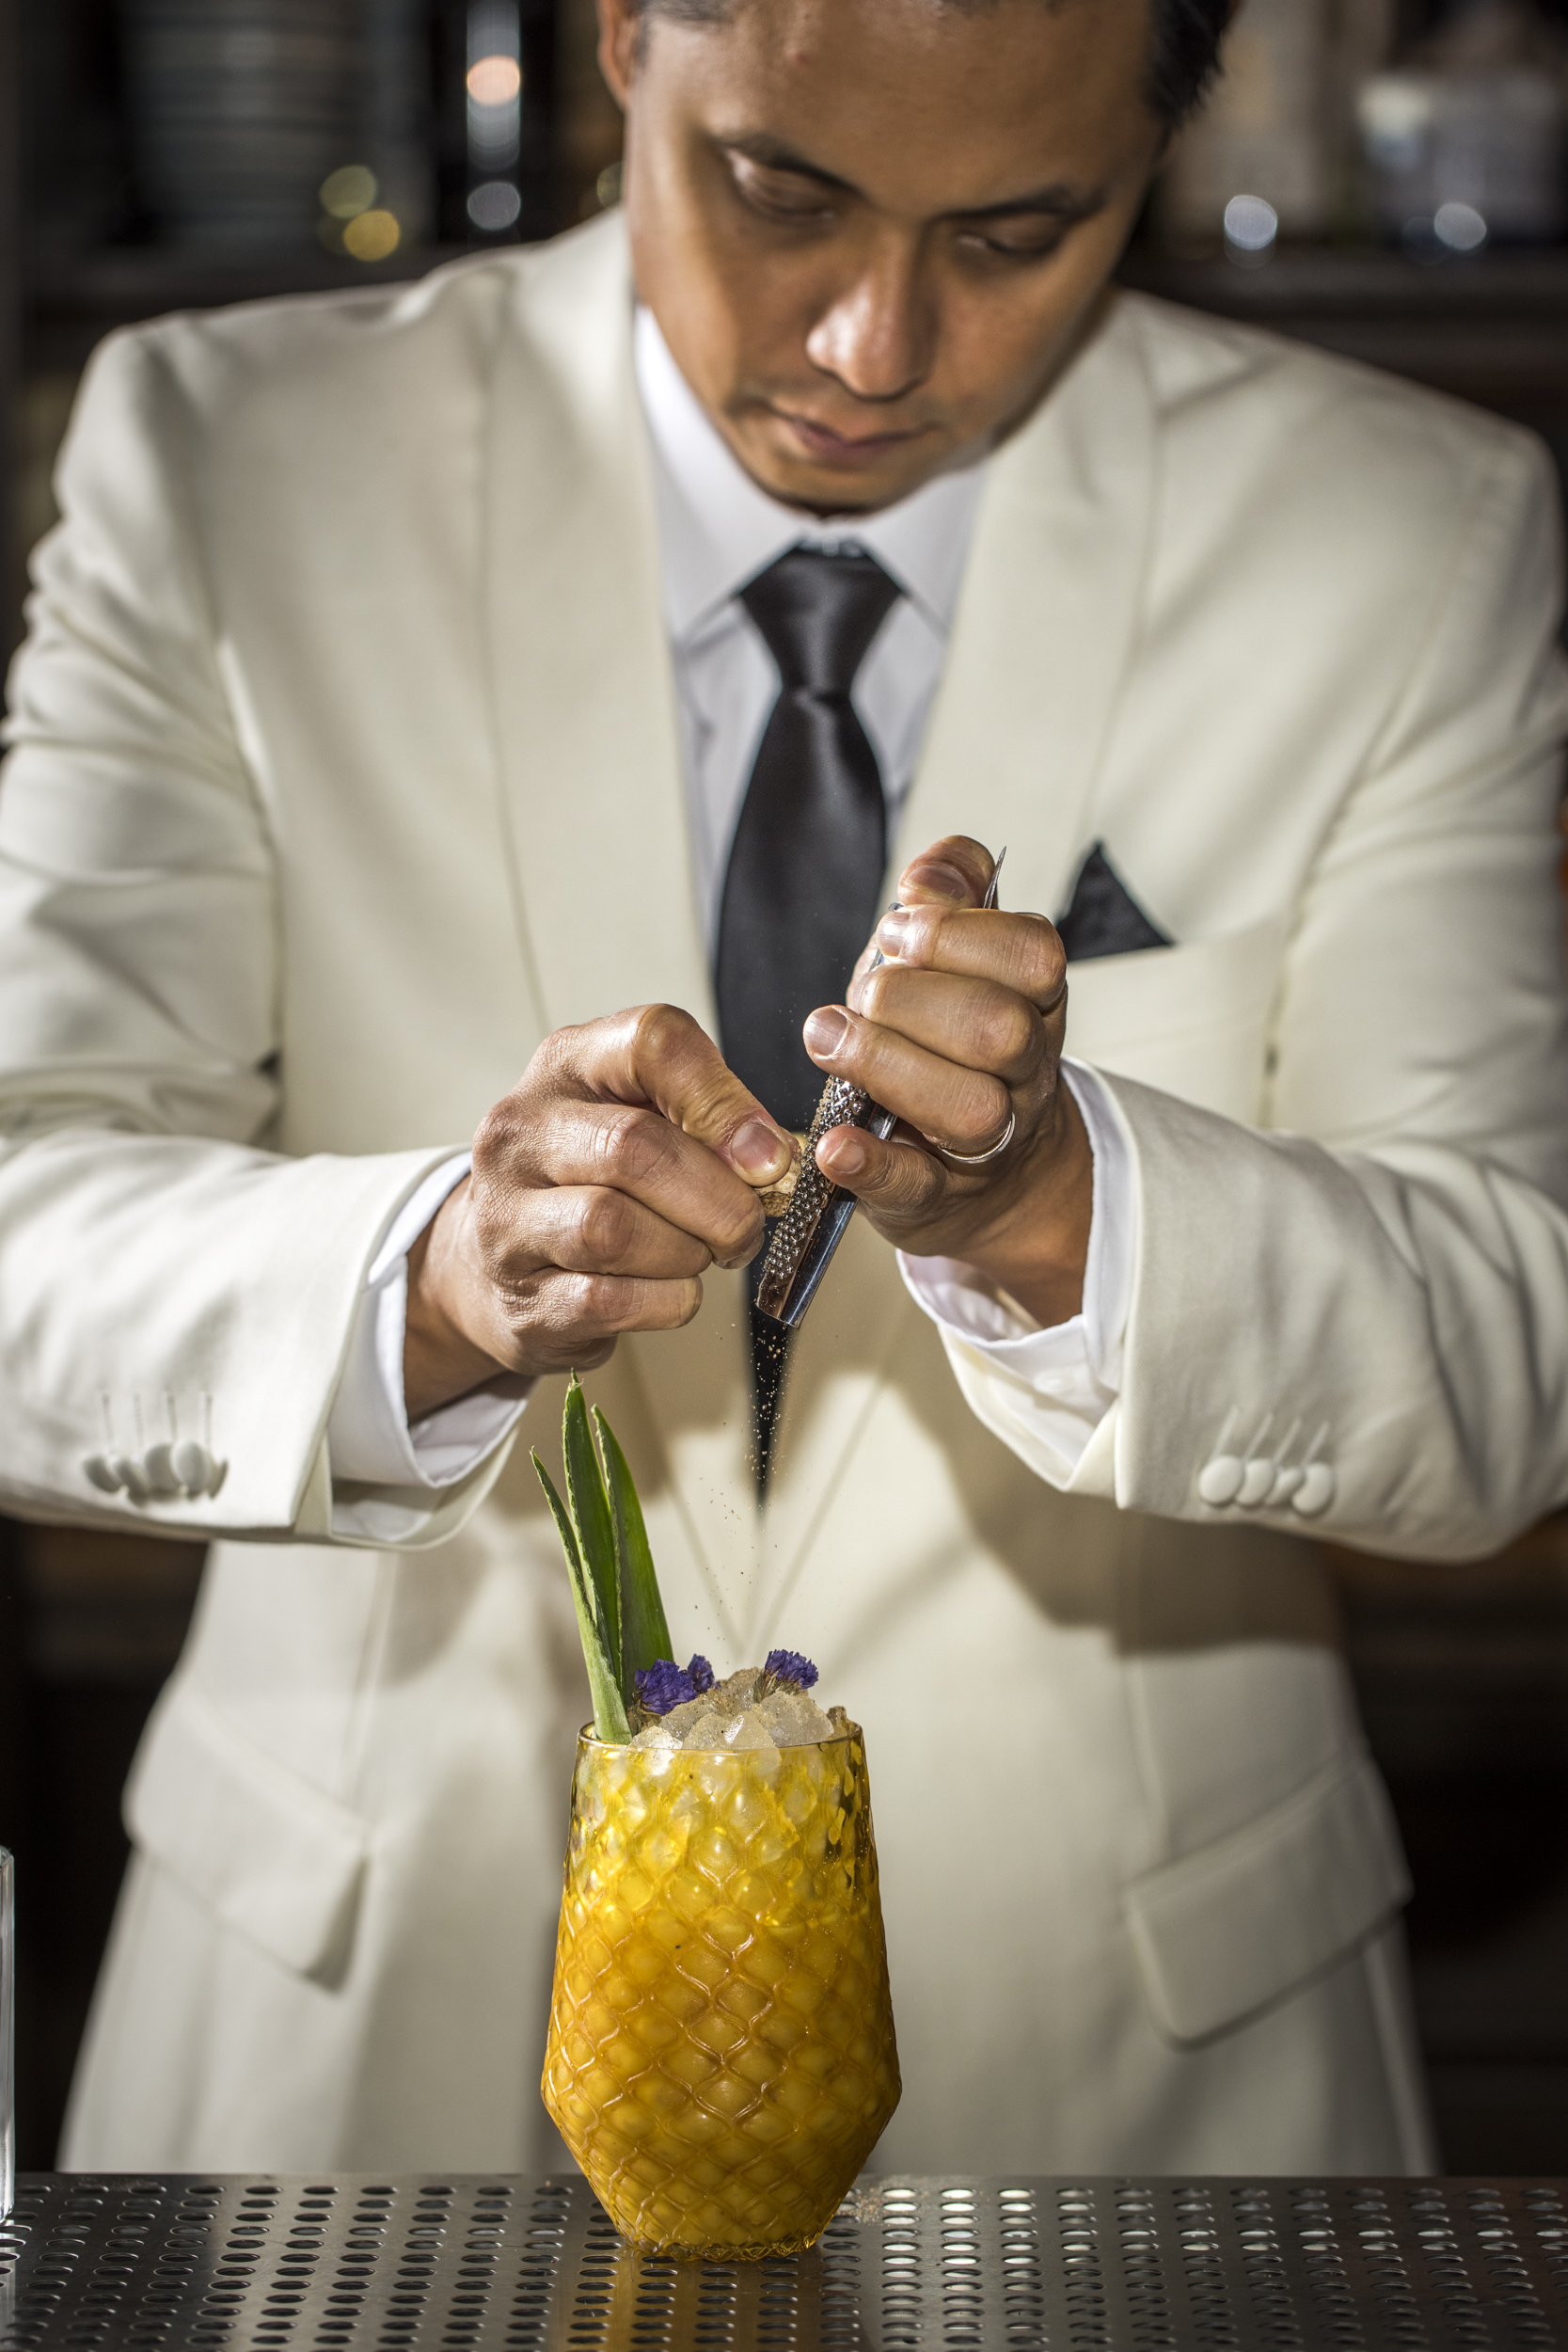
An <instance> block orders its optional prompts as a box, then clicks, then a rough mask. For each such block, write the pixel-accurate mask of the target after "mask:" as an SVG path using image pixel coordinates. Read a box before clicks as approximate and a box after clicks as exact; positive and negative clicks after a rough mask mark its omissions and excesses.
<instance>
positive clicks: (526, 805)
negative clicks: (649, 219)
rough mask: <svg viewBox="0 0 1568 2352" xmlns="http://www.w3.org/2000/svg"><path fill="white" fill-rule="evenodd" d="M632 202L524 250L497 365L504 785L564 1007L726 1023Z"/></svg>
mask: <svg viewBox="0 0 1568 2352" xmlns="http://www.w3.org/2000/svg"><path fill="white" fill-rule="evenodd" d="M631 328H632V295H631V280H630V273H629V269H628V266H627V261H626V242H625V234H624V230H623V229H622V225H621V222H620V219H619V216H618V215H617V216H614V217H612V218H610V219H609V220H607V221H604V222H595V223H594V226H593V228H592V229H591V230H586V231H583V232H580V233H579V234H578V236H576V237H569V238H565V239H563V240H562V241H561V243H559V244H557V245H554V246H546V247H545V248H544V249H543V250H542V252H541V253H539V254H538V255H537V256H532V257H530V259H529V260H528V261H527V262H524V263H523V264H522V265H521V266H520V267H519V270H518V273H517V277H516V279H515V293H514V299H513V303H512V306H511V310H510V314H509V316H508V317H507V319H506V321H505V323H504V326H503V331H502V334H501V338H500V344H499V352H498V357H497V364H496V374H495V397H494V416H493V425H492V437H491V452H490V478H489V485H488V486H489V499H488V531H489V563H488V579H489V596H488V607H489V613H488V618H489V633H490V660H491V678H492V688H493V693H494V700H495V711H496V728H497V743H498V753H499V770H500V778H501V789H502V793H503V796H504V801H505V814H506V817H507V820H508V831H509V834H510V837H511V842H512V851H513V860H514V865H515V888H516V894H517V900H518V905H519V910H520V919H521V925H522V930H523V932H524V944H525V947H526V949H527V951H528V952H529V954H530V956H531V961H532V966H533V970H534V972H535V975H536V979H537V984H538V990H539V995H540V1004H541V1010H542V1012H543V1014H544V1017H545V1020H546V1026H547V1027H549V1028H552V1029H553V1028H559V1027H561V1026H562V1025H563V1024H565V1023H567V1022H575V1021H584V1020H590V1019H592V1018H594V1016H595V1015H596V1014H599V1013H604V1012H614V1011H617V1010H619V1009H621V1008H622V1007H623V1006H626V1005H635V1004H641V1003H646V1002H648V1001H649V1000H651V999H657V1000H662V1001H667V1002H669V1003H672V1004H677V1005H684V1006H685V1007H686V1008H687V1009H688V1010H689V1011H690V1012H692V1013H694V1014H695V1015H696V1016H697V1018H698V1019H699V1020H700V1021H701V1022H702V1023H703V1024H704V1025H705V1027H707V1028H709V1029H711V1028H712V1026H713V1007H712V996H711V989H710V984H709V980H708V974H707V966H706V959H705V955H704V952H703V944H702V934H701V930H700V927H699V924H698V920H697V910H696V905H695V901H694V893H693V887H692V877H691V859H690V853H689V839H688V831H687V813H686V796H685V793H684V790H683V788H682V785H681V775H680V755H679V745H678V739H677V736H676V727H675V709H674V697H673V683H672V678H671V668H670V656H669V650H668V645H667V643H666V639H665V634H664V628H663V621H662V615H661V606H660V598H659V582H658V554H657V542H656V537H655V525H654V507H653V494H652V487H651V484H650V479H649V469H648V460H647V453H646V447H645V442H644V437H643V425H642V418H641V407H640V405H639V402H638V397H637V387H636V379H635V377H634V375H633V373H632V359H631Z"/></svg>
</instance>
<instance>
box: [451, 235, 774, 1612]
mask: <svg viewBox="0 0 1568 2352" xmlns="http://www.w3.org/2000/svg"><path fill="white" fill-rule="evenodd" d="M490 489H491V496H490V501H489V516H490V526H489V527H490V549H489V564H488V624H489V632H490V655H491V675H492V681H493V692H494V698H495V711H496V733H497V746H498V755H499V758H498V764H499V775H500V789H501V792H502V795H503V799H504V803H505V808H504V814H505V817H506V819H507V828H508V834H509V837H510V842H511V850H512V857H513V864H514V880H515V893H516V901H517V907H518V920H519V927H520V930H521V931H522V935H523V944H524V949H525V953H526V954H527V956H528V958H529V960H530V963H531V969H532V971H533V973H534V976H535V985H536V992H537V994H538V999H539V1004H540V1009H541V1016H542V1021H543V1025H544V1026H545V1028H546V1029H555V1028H559V1027H561V1026H562V1025H565V1024H566V1023H569V1022H578V1021H589V1020H593V1019H594V1017H595V1016H597V1015H599V1014H601V1013H607V1012H615V1011H618V1010H619V1009H621V1008H623V1007H624V1006H627V1005H636V1004H645V1003H649V1002H652V1001H659V1002H664V1003H669V1004H675V1005H683V1006H684V1007H685V1008H686V1009H687V1010H688V1011H689V1012H691V1013H693V1014H695V1016H696V1018H697V1019H698V1020H699V1021H700V1022H701V1023H702V1024H703V1025H704V1027H705V1029H706V1030H707V1031H708V1032H709V1034H710V1035H715V1034H717V1026H718V1024H717V1017H716V1014H715V1010H714V1005H713V996H712V986H711V982H710V979H709V975H708V969H707V960H706V956H705V951H704V946H703V937H702V930H701V926H700V923H699V920H698V913H697V907H696V901H695V894H694V890H693V884H692V872H691V857H690V848H689V834H688V816H687V806H686V793H685V788H684V786H683V783H682V779H681V771H680V750H679V739H678V736H677V732H676V723H675V707H674V696H673V682H672V677H671V665H670V656H669V647H668V643H667V640H666V636H665V631H664V624H663V616H662V605H661V599H660V594H659V576H658V550H657V537H656V527H655V516H654V504H653V494H652V485H651V481H650V475H649V465H648V458H647V452H646V445H645V440H644V427H643V422H642V416H641V404H640V402H639V399H638V394H637V386H636V378H635V375H634V373H633V368H632V291H631V277H630V270H629V266H628V262H627V257H626V240H625V233H624V230H623V227H622V224H621V221H620V218H619V216H618V215H616V216H614V217H612V218H610V219H609V220H607V221H601V222H595V223H594V226H593V228H592V229H591V230H585V231H583V232H580V233H579V234H578V235H577V236H575V237H569V238H566V239H563V240H562V242H561V243H559V244H557V245H554V246H546V247H545V248H544V249H543V251H542V252H541V253H539V254H538V255H535V256H531V257H529V259H528V260H527V261H526V262H524V263H523V264H522V265H521V266H520V267H519V270H518V274H517V279H516V283H515V296H514V301H513V305H512V309H511V311H510V314H509V316H508V318H507V320H506V322H505V325H504V328H503V332H502V336H501V341H500V346H499V353H498V358H497V366H496V375H495V409H494V423H493V428H492V441H491V478H490ZM706 1289H707V1295H706V1303H705V1308H704V1311H703V1312H702V1314H700V1315H699V1316H698V1318H697V1320H696V1322H695V1323H694V1324H692V1325H690V1326H689V1327H688V1328H687V1329H686V1330H685V1331H682V1332H679V1333H673V1334H660V1335H658V1336H657V1338H654V1339H651V1340H650V1339H634V1340H631V1341H623V1342H622V1343H621V1349H620V1351H619V1358H618V1366H619V1368H620V1369H621V1370H622V1371H624V1373H625V1374H626V1376H628V1377H631V1378H633V1379H635V1380H636V1382H637V1384H638V1387H639V1389H640V1391H641V1396H642V1399H643V1401H644V1403H645V1406H646V1408H647V1412H648V1415H649V1418H650V1420H651V1422H652V1424H653V1426H654V1428H655V1429H656V1430H657V1433H658V1438H659V1439H660V1441H661V1443H662V1447H663V1451H664V1455H665V1464H664V1468H665V1470H667V1473H668V1476H669V1477H670V1479H671V1481H672V1483H673V1487H674V1489H675V1496H676V1498H677V1500H678V1509H679V1513H680V1517H681V1521H682V1524H683V1527H684V1529H685V1532H686V1534H688V1536H689V1540H690V1543H691V1547H692V1551H693V1554H694V1557H695V1563H696V1568H697V1572H698V1574H699V1577H700V1579H701V1581H702V1582H703V1585H704V1587H705V1591H706V1594H707V1597H708V1602H709V1604H710V1606H711V1608H712V1610H713V1611H714V1613H715V1614H716V1616H717V1618H718V1619H719V1620H720V1623H721V1629H722V1630H723V1631H724V1632H725V1633H728V1634H731V1635H733V1633H734V1630H735V1626H736V1610H737V1609H738V1608H739V1607H740V1606H741V1604H742V1598H743V1596H744V1594H745V1591H746V1589H747V1571H748V1570H749V1568H750V1565H751V1556H752V1547H753V1543H754V1533H755V1531H754V1521H755V1517H756V1514H755V1511H754V1509H753V1508H752V1504H751V1493H752V1487H751V1482H750V1479H749V1476H748V1474H747V1470H746V1460H745V1456H746V1446H747V1440H748V1438H749V1435H750V1416H749V1408H748V1399H747V1390H746V1385H745V1383H746V1371H745V1364H746V1358H745V1342H744V1335H743V1333H742V1331H741V1330H740V1328H739V1321H738V1318H737V1315H736V1300H735V1298H734V1297H733V1296H732V1295H731V1293H732V1291H734V1290H735V1289H736V1279H735V1278H733V1277H725V1276H721V1275H714V1276H710V1277H709V1278H708V1282H707V1286H706ZM647 1467H648V1466H645V1469H646V1468H647ZM653 1475H654V1476H655V1477H656V1479H657V1471H656V1472H654V1473H653ZM741 1498H745V1500H744V1501H743V1502H741V1501H740V1499H741ZM737 1502H739V1506H740V1507H739V1516H738V1518H737V1514H736V1503H737Z"/></svg>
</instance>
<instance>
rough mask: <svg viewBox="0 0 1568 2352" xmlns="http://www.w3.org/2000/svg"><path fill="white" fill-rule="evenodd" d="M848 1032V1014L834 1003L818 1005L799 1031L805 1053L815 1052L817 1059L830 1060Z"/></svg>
mask: <svg viewBox="0 0 1568 2352" xmlns="http://www.w3.org/2000/svg"><path fill="white" fill-rule="evenodd" d="M848 1034H849V1016H848V1014H847V1012H840V1010H839V1009H838V1007H837V1006H836V1005H823V1006H820V1007H819V1008H818V1009H817V1010H816V1012H814V1013H813V1014H812V1016H811V1018H810V1020H809V1021H808V1022H807V1023H806V1025H805V1027H804V1029H803V1030H802V1031H801V1035H802V1036H803V1037H804V1039H805V1041H806V1051H807V1053H808V1054H815V1055H816V1057H817V1059H818V1060H819V1061H830V1060H831V1059H832V1057H833V1055H834V1054H836V1053H837V1051H838V1049H839V1047H840V1046H841V1045H842V1044H843V1042H844V1041H845V1039H846V1038H847V1036H848Z"/></svg>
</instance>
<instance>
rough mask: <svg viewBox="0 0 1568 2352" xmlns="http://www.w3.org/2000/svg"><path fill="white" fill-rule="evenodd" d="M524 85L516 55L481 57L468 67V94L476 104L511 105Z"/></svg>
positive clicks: (521, 70)
mask: <svg viewBox="0 0 1568 2352" xmlns="http://www.w3.org/2000/svg"><path fill="white" fill-rule="evenodd" d="M522 87H523V69H522V67H521V66H520V65H519V64H518V63H517V60H516V58H515V57H500V56H490V57H480V58H479V59H477V60H476V62H475V63H474V64H473V65H471V66H470V67H469V68H468V96H469V97H470V98H471V99H472V100H473V102H474V103H475V105H476V106H509V105H510V104H511V103H512V102H513V100H514V99H515V98H516V97H517V96H518V95H519V94H520V92H521V90H522Z"/></svg>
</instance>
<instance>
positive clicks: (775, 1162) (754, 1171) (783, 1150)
mask: <svg viewBox="0 0 1568 2352" xmlns="http://www.w3.org/2000/svg"><path fill="white" fill-rule="evenodd" d="M730 1157H731V1159H732V1160H734V1162H735V1164H736V1168H740V1169H741V1170H742V1171H743V1173H744V1174H746V1175H747V1176H750V1177H753V1178H756V1177H760V1178H762V1179H763V1180H764V1181H765V1182H767V1183H768V1184H774V1183H776V1182H777V1180H778V1179H779V1177H781V1176H782V1175H783V1174H784V1169H785V1168H787V1167H788V1166H789V1163H790V1161H791V1159H792V1158H793V1157H794V1152H793V1151H792V1149H791V1146H790V1141H789V1137H788V1136H782V1135H781V1134H780V1133H779V1131H778V1129H777V1127H770V1126H769V1125H768V1121H767V1120H766V1119H749V1120H747V1121H746V1123H745V1125H744V1126H743V1127H737V1128H736V1131H735V1134H734V1135H733V1136H731V1138H730Z"/></svg>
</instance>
